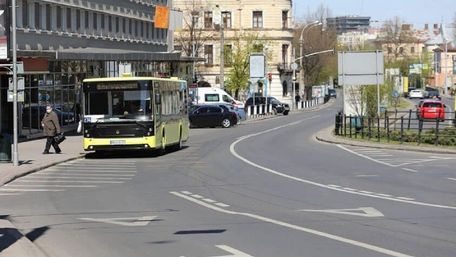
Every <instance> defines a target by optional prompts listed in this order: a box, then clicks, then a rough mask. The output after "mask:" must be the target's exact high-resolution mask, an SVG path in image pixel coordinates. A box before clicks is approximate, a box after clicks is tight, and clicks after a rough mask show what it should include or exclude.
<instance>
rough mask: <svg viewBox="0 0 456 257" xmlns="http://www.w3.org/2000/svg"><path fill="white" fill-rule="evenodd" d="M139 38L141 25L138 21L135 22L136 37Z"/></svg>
mask: <svg viewBox="0 0 456 257" xmlns="http://www.w3.org/2000/svg"><path fill="white" fill-rule="evenodd" d="M137 36H139V25H138V21H135V37H137Z"/></svg>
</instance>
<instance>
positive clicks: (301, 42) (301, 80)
mask: <svg viewBox="0 0 456 257" xmlns="http://www.w3.org/2000/svg"><path fill="white" fill-rule="evenodd" d="M320 25H322V23H321V22H320V21H314V22H311V23H309V24H307V25H306V26H304V28H302V30H301V35H300V37H299V56H304V31H305V30H306V29H308V28H312V27H315V26H320ZM302 59H303V58H301V60H300V61H299V65H300V69H301V71H300V72H299V85H300V86H301V85H302V87H303V88H304V68H303V61H302ZM293 89H294V88H293ZM293 97H294V95H293Z"/></svg>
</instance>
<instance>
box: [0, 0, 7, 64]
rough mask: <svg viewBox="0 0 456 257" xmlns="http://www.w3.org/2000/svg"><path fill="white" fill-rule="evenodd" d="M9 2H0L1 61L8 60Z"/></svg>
mask: <svg viewBox="0 0 456 257" xmlns="http://www.w3.org/2000/svg"><path fill="white" fill-rule="evenodd" d="M7 14H8V0H0V60H6V59H8V28H9V26H8V18H7Z"/></svg>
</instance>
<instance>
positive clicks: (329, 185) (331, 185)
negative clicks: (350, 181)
mask: <svg viewBox="0 0 456 257" xmlns="http://www.w3.org/2000/svg"><path fill="white" fill-rule="evenodd" d="M328 186H330V187H341V186H338V185H328Z"/></svg>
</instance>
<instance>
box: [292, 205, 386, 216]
mask: <svg viewBox="0 0 456 257" xmlns="http://www.w3.org/2000/svg"><path fill="white" fill-rule="evenodd" d="M298 211H304V212H323V213H335V214H345V215H352V216H359V217H366V218H378V217H384V216H385V215H383V213H381V212H380V211H379V210H377V209H375V208H373V207H360V208H356V209H329V210H308V209H303V210H298Z"/></svg>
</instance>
